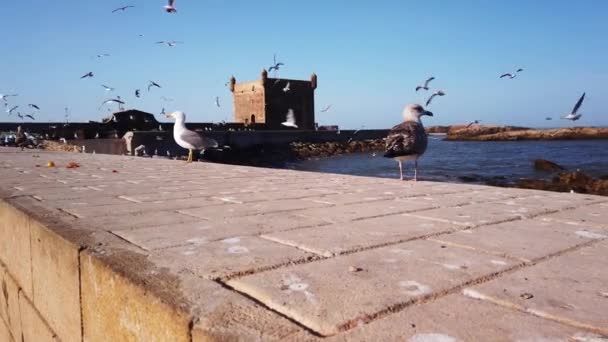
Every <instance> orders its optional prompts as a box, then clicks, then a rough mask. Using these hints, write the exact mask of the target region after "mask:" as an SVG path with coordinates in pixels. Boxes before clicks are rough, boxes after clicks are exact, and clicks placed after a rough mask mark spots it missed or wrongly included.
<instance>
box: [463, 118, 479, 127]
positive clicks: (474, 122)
mask: <svg viewBox="0 0 608 342" xmlns="http://www.w3.org/2000/svg"><path fill="white" fill-rule="evenodd" d="M480 122H481V121H480V120H475V121H473V122H471V123H469V124H468V125H467V127H466V128H469V127H471V126H473V125H478V124H479V123H480Z"/></svg>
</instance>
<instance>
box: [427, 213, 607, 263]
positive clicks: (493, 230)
mask: <svg viewBox="0 0 608 342" xmlns="http://www.w3.org/2000/svg"><path fill="white" fill-rule="evenodd" d="M602 233H603V231H601V230H600V229H598V228H593V227H581V226H578V227H573V226H570V225H567V224H565V223H560V222H548V221H544V220H541V219H532V220H517V221H511V222H505V223H500V224H496V225H489V226H481V227H479V228H476V229H467V230H461V231H457V232H454V233H451V234H444V235H441V236H437V237H434V238H432V239H433V240H436V241H439V242H443V243H449V244H456V245H459V246H466V247H468V248H471V249H474V250H479V251H484V252H487V253H490V254H496V255H500V256H505V257H512V258H517V259H519V260H522V261H526V262H530V261H534V260H537V259H540V258H544V257H546V256H548V255H553V254H556V253H559V252H561V251H565V250H568V249H570V248H573V247H576V246H580V245H583V244H586V243H588V242H590V241H593V240H595V239H603V238H608V234H605V235H604V234H602Z"/></svg>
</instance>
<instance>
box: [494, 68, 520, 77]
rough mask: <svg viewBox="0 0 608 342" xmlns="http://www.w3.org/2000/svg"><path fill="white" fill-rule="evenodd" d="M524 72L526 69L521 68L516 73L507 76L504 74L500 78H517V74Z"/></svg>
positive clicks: (509, 73)
mask: <svg viewBox="0 0 608 342" xmlns="http://www.w3.org/2000/svg"><path fill="white" fill-rule="evenodd" d="M522 71H524V69H522V68H519V69H517V70H515V72H508V73H506V74H502V75H500V77H499V78H505V77H508V78H515V77H516V76H517V74H518V73H520V72H522Z"/></svg>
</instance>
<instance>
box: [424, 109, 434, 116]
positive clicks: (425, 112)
mask: <svg viewBox="0 0 608 342" xmlns="http://www.w3.org/2000/svg"><path fill="white" fill-rule="evenodd" d="M422 115H428V116H433V112H429V111H428V110H425V111H424V112H423V113H422Z"/></svg>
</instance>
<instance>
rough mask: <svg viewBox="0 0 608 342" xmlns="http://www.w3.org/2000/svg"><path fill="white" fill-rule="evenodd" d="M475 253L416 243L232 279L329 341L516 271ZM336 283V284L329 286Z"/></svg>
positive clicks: (232, 283)
mask: <svg viewBox="0 0 608 342" xmlns="http://www.w3.org/2000/svg"><path fill="white" fill-rule="evenodd" d="M492 260H493V258H490V257H488V256H485V255H482V254H477V253H475V252H472V251H469V250H466V249H460V248H453V247H447V246H442V245H441V244H438V243H434V242H430V241H412V242H408V243H404V244H400V245H395V246H390V247H385V248H378V249H374V250H369V251H363V252H360V253H354V254H349V255H346V256H342V257H337V258H332V259H326V260H320V261H318V262H313V263H308V264H303V265H295V266H290V267H287V268H280V269H277V270H272V271H268V272H263V273H259V274H254V275H250V276H245V277H242V278H237V279H233V280H230V281H229V282H228V284H229V285H230V286H231V287H234V288H235V289H237V290H238V291H241V292H244V293H246V294H248V295H249V296H252V297H253V298H256V299H257V300H259V301H260V302H262V303H264V304H265V305H267V306H268V307H270V308H272V309H274V310H277V311H279V312H281V313H283V314H284V315H286V316H288V317H291V318H292V319H294V320H296V321H298V322H301V323H302V324H304V325H306V326H307V327H309V328H310V329H312V330H313V331H316V332H317V333H319V334H321V335H324V336H329V335H334V334H337V333H339V332H340V331H342V330H345V329H347V328H348V327H349V326H351V325H352V324H353V322H357V321H358V320H361V319H363V320H366V319H367V317H371V316H374V315H377V314H379V313H382V312H390V311H391V310H394V309H395V308H398V307H400V306H405V305H407V304H408V303H411V302H413V301H414V300H416V299H421V298H425V297H431V296H437V295H440V294H442V293H443V292H445V291H448V290H450V289H452V288H455V287H457V286H461V285H463V284H465V283H467V282H469V281H472V280H474V279H476V278H481V277H484V276H487V275H489V274H493V273H496V272H499V271H500V270H504V269H506V268H508V267H512V266H514V264H512V263H510V262H509V261H507V260H500V261H503V262H502V263H501V264H497V263H494V262H492ZM328 279H331V281H328Z"/></svg>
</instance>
